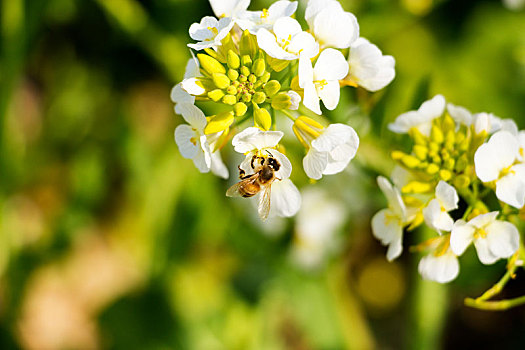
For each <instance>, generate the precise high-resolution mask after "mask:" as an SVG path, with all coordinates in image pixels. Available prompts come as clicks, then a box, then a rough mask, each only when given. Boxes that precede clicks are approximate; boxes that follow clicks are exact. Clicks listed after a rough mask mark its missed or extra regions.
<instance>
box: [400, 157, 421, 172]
mask: <svg viewBox="0 0 525 350" xmlns="http://www.w3.org/2000/svg"><path fill="white" fill-rule="evenodd" d="M401 163H403V165H405V166H406V167H407V168H410V169H413V168H415V167H417V166H418V165H419V164H420V163H421V161H420V160H419V159H417V158H416V157H414V156H412V155H409V154H405V155H404V156H403V157H402V158H401Z"/></svg>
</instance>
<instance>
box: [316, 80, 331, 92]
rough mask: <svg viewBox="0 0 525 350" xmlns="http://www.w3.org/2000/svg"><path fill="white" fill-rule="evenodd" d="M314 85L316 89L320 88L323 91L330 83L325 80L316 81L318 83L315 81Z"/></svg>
mask: <svg viewBox="0 0 525 350" xmlns="http://www.w3.org/2000/svg"><path fill="white" fill-rule="evenodd" d="M314 84H315V86H316V87H318V88H320V89H321V90H322V89H324V87H325V86H326V85H327V84H328V82H327V81H326V80H325V79H323V80H316V81H314Z"/></svg>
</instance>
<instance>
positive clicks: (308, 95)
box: [303, 82, 321, 115]
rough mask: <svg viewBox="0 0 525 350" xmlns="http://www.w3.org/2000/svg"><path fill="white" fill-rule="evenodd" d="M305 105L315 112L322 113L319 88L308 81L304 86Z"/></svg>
mask: <svg viewBox="0 0 525 350" xmlns="http://www.w3.org/2000/svg"><path fill="white" fill-rule="evenodd" d="M303 105H304V106H305V107H306V108H308V109H309V110H311V111H312V112H314V113H315V114H318V115H321V104H320V102H319V96H318V95H317V89H316V88H315V85H314V83H312V82H310V83H306V84H305V86H304V98H303Z"/></svg>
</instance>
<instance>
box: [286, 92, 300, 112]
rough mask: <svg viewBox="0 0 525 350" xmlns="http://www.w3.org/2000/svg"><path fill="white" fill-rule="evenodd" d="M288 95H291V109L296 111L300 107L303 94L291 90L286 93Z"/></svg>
mask: <svg viewBox="0 0 525 350" xmlns="http://www.w3.org/2000/svg"><path fill="white" fill-rule="evenodd" d="M286 94H287V95H288V96H290V103H291V105H290V107H288V109H289V110H292V111H296V110H298V109H299V103H301V95H299V94H298V93H297V92H295V91H293V90H290V91H288V92H287V93H286Z"/></svg>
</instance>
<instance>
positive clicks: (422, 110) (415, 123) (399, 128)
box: [388, 95, 445, 136]
mask: <svg viewBox="0 0 525 350" xmlns="http://www.w3.org/2000/svg"><path fill="white" fill-rule="evenodd" d="M444 111H445V98H444V97H443V96H442V95H436V96H434V97H433V98H432V99H431V100H429V101H426V102H423V104H422V105H421V107H419V109H418V110H417V111H410V112H406V113H403V114H401V115H400V116H398V117H397V118H396V120H395V121H394V122H393V123H390V124H388V128H389V129H390V130H391V131H393V132H396V133H399V134H405V133H407V132H408V131H409V130H410V129H412V128H417V129H418V130H419V131H420V132H421V133H422V134H423V135H426V136H429V135H430V129H431V128H432V121H433V120H434V119H436V118H439V117H440V116H441V115H442V114H443V112H444Z"/></svg>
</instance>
